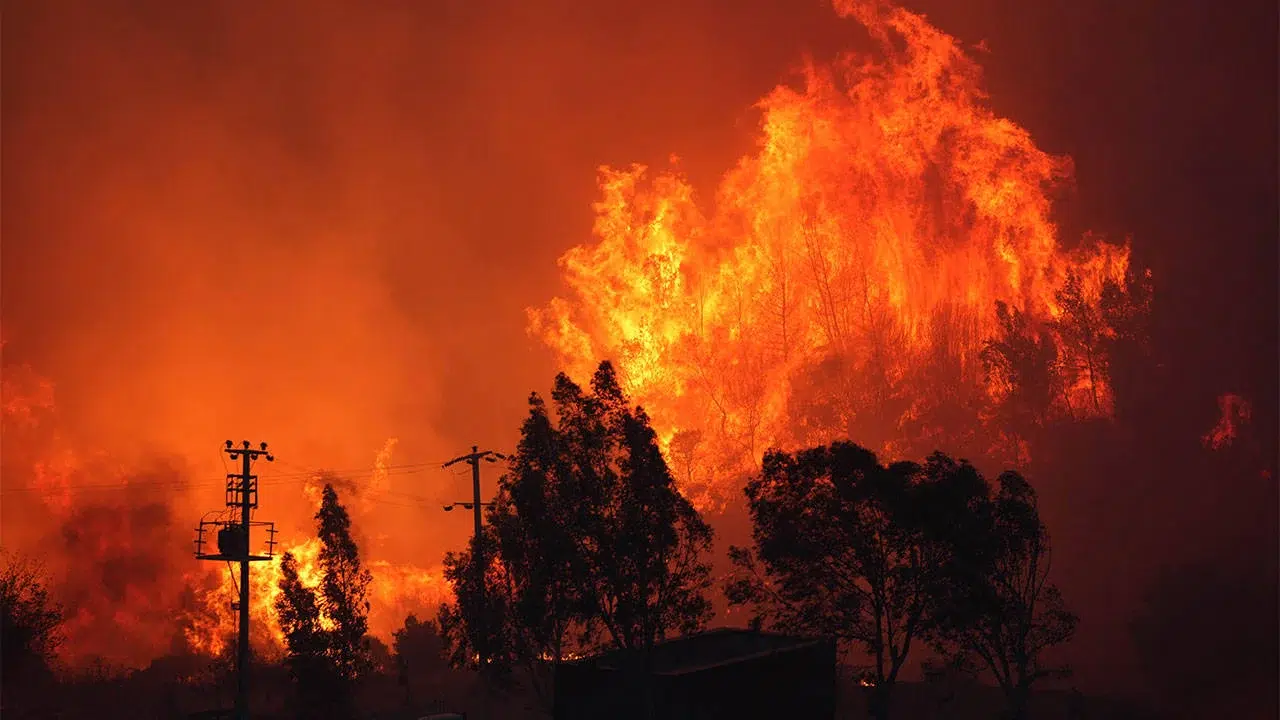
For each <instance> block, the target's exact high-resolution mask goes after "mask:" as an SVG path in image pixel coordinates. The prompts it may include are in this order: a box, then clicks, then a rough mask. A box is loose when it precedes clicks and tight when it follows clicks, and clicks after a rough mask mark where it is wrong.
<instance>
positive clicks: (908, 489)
mask: <svg viewBox="0 0 1280 720" xmlns="http://www.w3.org/2000/svg"><path fill="white" fill-rule="evenodd" d="M980 494H981V478H980V476H978V474H977V472H976V471H974V470H973V469H972V468H971V467H969V466H968V465H960V464H950V465H948V464H947V463H946V462H945V460H944V459H943V458H941V456H935V457H934V458H931V459H930V461H929V463H928V464H926V465H925V466H923V467H922V466H920V465H917V464H914V463H895V464H893V465H887V466H886V465H882V464H880V462H879V461H878V460H877V459H876V456H875V455H874V454H873V453H872V452H870V451H868V450H866V449H864V448H862V447H859V446H857V445H855V444H853V443H849V442H839V443H835V444H833V445H831V446H829V447H818V448H814V449H811V450H805V451H801V452H798V453H794V454H791V453H785V452H780V451H771V452H769V453H768V454H766V455H765V458H764V463H763V467H762V470H761V474H760V475H759V476H758V477H756V478H755V479H753V480H752V481H751V482H749V483H748V484H747V487H746V495H747V501H748V510H749V513H750V515H751V519H752V521H753V525H754V529H753V539H754V547H753V548H750V549H748V548H740V547H735V548H731V550H730V554H731V557H732V559H733V561H734V563H735V565H736V566H737V573H736V576H735V577H734V578H733V579H732V580H731V581H730V582H729V584H728V586H727V587H726V594H727V595H728V597H729V600H730V603H731V604H735V605H750V606H754V608H755V609H756V612H757V620H756V622H758V623H768V624H769V625H771V626H775V627H778V628H780V629H784V630H788V631H793V632H803V633H816V634H823V635H828V636H833V637H836V638H839V639H841V640H843V641H845V642H847V643H852V644H855V645H857V646H860V647H861V648H862V649H863V650H865V651H866V652H867V654H868V655H869V656H870V657H871V660H872V666H871V669H870V670H869V673H868V678H867V679H868V681H869V682H870V684H871V686H872V691H871V709H872V712H873V713H874V714H875V715H876V716H877V717H884V716H885V715H886V714H887V712H888V706H889V697H890V694H891V692H892V688H893V685H894V683H895V681H896V680H897V677H898V674H899V672H900V671H901V669H902V668H903V666H904V665H905V663H906V661H907V657H908V654H909V652H910V650H911V647H912V644H913V643H916V642H917V641H919V640H921V639H923V637H924V635H925V633H926V631H927V629H928V627H929V625H930V623H931V622H932V619H933V616H934V613H933V610H934V604H935V599H936V597H937V593H938V588H939V587H941V586H942V584H943V582H944V579H945V573H946V572H947V571H948V569H949V568H950V567H951V566H952V565H953V558H952V550H951V547H952V545H951V544H950V542H949V541H950V539H951V537H952V536H954V534H955V533H956V532H957V528H958V527H961V526H962V525H963V523H964V518H966V517H968V516H969V515H970V508H971V507H972V505H973V502H974V500H975V498H977V497H978V496H980Z"/></svg>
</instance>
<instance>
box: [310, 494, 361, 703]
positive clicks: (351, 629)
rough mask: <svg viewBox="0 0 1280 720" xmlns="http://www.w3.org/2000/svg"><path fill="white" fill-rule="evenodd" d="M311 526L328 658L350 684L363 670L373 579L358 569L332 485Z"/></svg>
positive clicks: (356, 555)
mask: <svg viewBox="0 0 1280 720" xmlns="http://www.w3.org/2000/svg"><path fill="white" fill-rule="evenodd" d="M316 521H317V523H318V525H319V528H318V529H319V537H320V557H319V562H320V606H321V608H322V609H323V610H324V614H325V616H326V617H328V618H329V621H330V622H331V623H332V629H331V630H330V640H329V652H330V657H332V659H333V662H334V665H335V668H336V670H337V672H338V674H339V676H340V677H342V678H343V679H344V680H348V681H350V680H354V679H355V678H356V677H358V676H359V675H360V674H361V673H362V672H364V671H365V670H366V669H367V667H368V656H369V652H368V650H369V649H368V643H367V635H368V631H369V583H370V582H372V580H373V576H372V574H371V573H370V572H369V571H368V570H367V569H365V568H364V567H363V566H362V565H361V563H360V550H359V548H358V547H357V546H356V542H355V540H354V539H353V538H352V537H351V517H350V516H349V515H348V514H347V509H346V508H345V507H343V505H342V503H340V502H338V493H337V491H336V490H334V489H333V485H331V484H326V485H325V486H324V494H323V495H322V497H321V501H320V511H319V512H317V513H316Z"/></svg>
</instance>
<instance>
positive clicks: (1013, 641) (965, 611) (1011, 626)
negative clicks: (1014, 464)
mask: <svg viewBox="0 0 1280 720" xmlns="http://www.w3.org/2000/svg"><path fill="white" fill-rule="evenodd" d="M984 485H985V482H984ZM978 517H980V518H981V521H980V522H981V526H980V528H979V529H977V531H974V532H965V533H963V534H958V535H957V536H956V538H955V539H956V542H957V547H958V548H960V550H959V552H957V553H956V557H958V558H959V560H960V561H959V562H957V563H954V564H953V565H952V570H953V571H954V572H953V573H952V574H951V576H950V582H949V583H948V586H947V588H946V589H945V590H944V591H943V592H941V593H940V599H941V600H942V601H941V602H940V603H939V608H940V610H941V612H939V613H938V617H937V622H936V624H935V626H934V627H935V629H936V632H935V635H934V637H935V644H937V645H938V646H939V649H941V650H943V651H944V652H947V651H950V652H952V653H955V654H956V655H957V657H958V658H965V657H976V658H977V660H978V662H979V663H980V665H981V666H982V667H984V668H985V669H986V670H988V671H990V672H991V674H992V676H994V677H995V679H996V682H997V683H998V684H999V685H1000V688H1001V690H1002V691H1003V692H1004V694H1005V698H1006V700H1007V702H1008V710H1009V716H1010V717H1011V718H1013V719H1014V720H1022V719H1023V718H1025V717H1026V712H1027V702H1028V700H1029V699H1030V696H1031V689H1032V686H1033V685H1034V684H1035V683H1036V682H1037V681H1039V680H1041V679H1043V678H1047V677H1060V676H1064V675H1065V674H1067V668H1065V667H1055V666H1052V665H1048V664H1046V663H1045V662H1044V658H1043V654H1044V651H1045V650H1046V649H1048V648H1050V647H1053V646H1055V645H1059V644H1061V643H1065V642H1067V641H1068V640H1070V639H1071V636H1072V635H1073V634H1074V632H1075V627H1076V623H1077V618H1076V616H1075V615H1073V614H1072V613H1071V612H1070V611H1068V610H1067V608H1066V606H1065V604H1064V602H1063V599H1062V594H1061V593H1060V592H1059V591H1058V588H1057V587H1056V586H1054V585H1053V584H1052V583H1050V582H1049V568H1050V564H1051V562H1050V560H1051V552H1050V545H1049V536H1048V531H1047V530H1046V528H1045V525H1044V523H1043V522H1042V521H1041V519H1040V513H1039V510H1038V508H1037V503H1036V493H1035V489H1034V488H1032V487H1031V485H1030V484H1029V483H1028V482H1027V481H1026V480H1025V479H1024V478H1023V477H1022V476H1021V475H1019V474H1018V473H1016V472H1006V473H1003V474H1002V475H1001V476H1000V479H999V482H998V488H996V489H995V492H994V493H992V494H991V497H989V498H988V499H986V500H984V502H983V505H982V509H981V512H980V513H979V514H978ZM938 640H940V641H941V642H937V641H938Z"/></svg>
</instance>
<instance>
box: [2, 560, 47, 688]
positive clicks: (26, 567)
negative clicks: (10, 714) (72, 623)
mask: <svg viewBox="0 0 1280 720" xmlns="http://www.w3.org/2000/svg"><path fill="white" fill-rule="evenodd" d="M0 561H2V562H3V566H0V653H2V655H0V679H2V681H3V684H2V687H3V697H4V702H5V704H6V706H9V705H11V704H12V703H15V702H17V703H21V702H23V701H24V700H26V699H27V695H29V693H27V692H25V691H27V690H32V689H34V688H35V687H37V686H41V685H44V684H46V683H48V682H49V681H50V680H51V679H52V673H51V669H50V665H51V663H52V662H53V659H54V656H55V653H56V652H57V650H58V646H59V645H60V644H61V642H62V633H61V627H62V620H63V616H62V608H61V607H60V606H59V605H57V604H56V603H54V602H53V601H52V600H50V598H49V591H48V587H47V582H46V579H45V576H44V570H43V568H42V567H41V566H40V565H39V564H38V563H36V562H35V561H34V560H32V559H31V558H27V557H21V556H15V555H12V554H10V553H8V552H4V553H3V556H2V560H0Z"/></svg>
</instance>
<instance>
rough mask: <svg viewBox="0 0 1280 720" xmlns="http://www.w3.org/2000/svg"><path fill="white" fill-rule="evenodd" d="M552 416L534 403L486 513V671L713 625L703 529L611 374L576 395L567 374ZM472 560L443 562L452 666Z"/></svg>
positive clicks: (470, 614) (469, 602) (468, 616)
mask: <svg viewBox="0 0 1280 720" xmlns="http://www.w3.org/2000/svg"><path fill="white" fill-rule="evenodd" d="M552 402H553V404H554V410H555V417H554V418H553V417H552V414H551V413H550V412H549V411H548V408H547V406H546V403H545V402H544V401H543V400H542V398H541V397H539V396H538V395H537V394H536V393H535V394H533V395H532V396H531V397H530V400H529V416H528V418H527V419H526V420H525V423H524V425H523V427H522V428H521V439H520V445H519V448H518V450H517V453H516V456H515V458H514V459H513V460H512V462H511V469H510V472H509V473H508V474H506V475H505V476H504V477H503V478H502V481H501V483H500V486H499V490H498V493H497V497H496V499H495V501H494V505H493V506H492V508H491V509H490V512H489V518H488V519H489V523H488V530H487V531H486V534H485V538H486V539H485V542H486V543H492V545H491V550H492V552H486V553H485V557H487V558H492V559H493V561H492V563H491V567H490V568H489V570H488V573H487V575H486V584H485V595H486V598H487V602H486V603H485V605H486V608H485V610H484V611H485V612H487V613H488V614H487V615H485V617H486V619H487V620H486V622H488V621H489V620H493V621H495V623H496V625H497V626H498V627H495V626H494V625H493V624H490V625H488V627H490V628H492V629H491V630H490V631H489V632H488V633H487V634H486V638H487V639H488V640H489V641H491V642H492V645H491V647H490V650H491V654H492V656H493V658H494V660H495V661H499V660H501V661H503V662H509V663H518V664H522V665H524V666H525V667H526V668H528V669H530V670H536V669H537V667H538V666H540V665H542V664H543V661H554V660H557V659H562V658H565V657H567V656H568V655H569V654H570V653H574V652H581V651H585V650H590V649H594V648H598V647H602V646H604V647H616V648H623V649H629V650H637V651H644V650H646V649H648V648H649V647H650V646H651V645H652V644H653V642H654V641H656V640H658V639H660V638H662V637H664V636H666V635H667V634H668V633H673V632H689V631H693V630H696V629H698V628H700V627H702V626H703V625H704V624H705V623H706V621H707V620H708V618H709V617H710V614H711V605H710V602H709V601H708V599H707V597H706V590H707V589H708V587H709V584H710V580H709V577H710V568H709V566H708V565H707V563H706V562H705V561H704V554H705V553H706V551H707V550H708V549H709V547H710V545H711V538H712V534H711V528H710V527H709V526H708V525H707V524H706V522H705V521H704V520H703V519H702V517H701V516H700V515H699V514H698V512H697V511H696V510H695V509H694V508H693V506H692V505H690V504H689V502H688V501H687V500H686V499H685V498H684V497H683V496H682V495H681V494H680V492H679V491H678V490H677V489H676V487H675V483H674V481H673V479H672V476H671V473H670V471H669V470H668V468H667V464H666V461H665V460H664V459H663V457H662V454H661V452H660V450H659V448H658V443H657V437H656V435H655V434H654V432H653V430H652V428H651V427H650V425H649V419H648V417H647V416H646V415H645V413H644V411H643V410H641V409H639V408H633V407H631V406H630V405H629V404H628V400H627V398H626V396H625V395H624V393H623V392H622V389H621V387H620V386H619V384H618V381H617V378H616V377H615V375H614V371H613V367H612V366H611V365H610V364H609V363H603V364H601V366H600V368H599V370H598V371H597V372H596V374H595V376H594V377H593V379H592V386H591V392H589V393H588V392H585V391H584V390H583V389H582V388H581V387H579V386H578V385H577V384H575V383H574V382H573V381H572V380H570V379H569V377H568V376H566V375H563V374H562V375H560V376H559V377H557V378H556V383H555V388H554V390H553V392H552ZM471 557H472V553H467V554H463V555H453V554H451V555H450V556H449V557H448V558H447V559H446V566H447V570H446V573H447V575H448V576H449V579H450V582H451V583H452V584H453V586H454V589H455V593H456V595H457V597H458V604H457V606H455V607H446V608H444V609H442V613H441V625H442V629H443V630H444V631H445V635H446V638H447V639H448V641H449V644H450V647H451V650H452V655H453V658H454V661H455V662H458V661H460V660H466V659H467V656H468V655H469V654H470V652H469V650H468V649H467V645H468V643H474V638H475V631H474V629H473V628H472V627H471V625H472V620H473V619H476V618H479V617H480V615H479V613H480V612H481V609H480V608H479V607H478V605H479V603H478V602H477V600H476V598H475V593H474V589H475V587H474V586H475V583H476V582H477V580H476V575H475V573H474V572H473V571H472V570H471V569H470V562H471Z"/></svg>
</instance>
